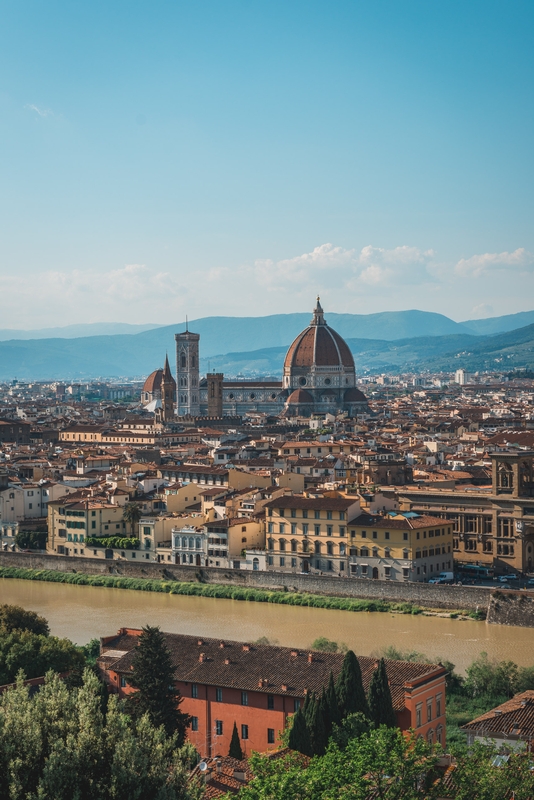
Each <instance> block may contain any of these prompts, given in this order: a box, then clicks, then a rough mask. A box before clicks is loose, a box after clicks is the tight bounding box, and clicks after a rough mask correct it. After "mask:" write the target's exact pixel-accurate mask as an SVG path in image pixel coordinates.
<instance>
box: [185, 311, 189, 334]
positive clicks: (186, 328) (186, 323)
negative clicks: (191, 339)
mask: <svg viewBox="0 0 534 800" xmlns="http://www.w3.org/2000/svg"><path fill="white" fill-rule="evenodd" d="M188 331H189V322H188V319H187V314H186V315H185V332H186V333H188Z"/></svg>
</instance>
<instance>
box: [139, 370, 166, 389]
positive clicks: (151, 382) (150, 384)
mask: <svg viewBox="0 0 534 800" xmlns="http://www.w3.org/2000/svg"><path fill="white" fill-rule="evenodd" d="M162 377H163V370H162V369H155V370H154V372H151V373H150V375H149V376H148V378H147V379H146V381H145V382H144V384H143V388H142V390H141V391H142V392H146V393H147V394H154V392H159V391H161V379H162Z"/></svg>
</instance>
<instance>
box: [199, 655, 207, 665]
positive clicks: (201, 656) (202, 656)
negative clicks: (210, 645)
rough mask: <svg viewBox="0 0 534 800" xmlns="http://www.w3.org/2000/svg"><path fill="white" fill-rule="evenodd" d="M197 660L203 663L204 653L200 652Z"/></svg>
mask: <svg viewBox="0 0 534 800" xmlns="http://www.w3.org/2000/svg"><path fill="white" fill-rule="evenodd" d="M198 660H199V661H200V663H201V664H203V663H204V661H205V660H206V653H201V654H200V655H199V657H198Z"/></svg>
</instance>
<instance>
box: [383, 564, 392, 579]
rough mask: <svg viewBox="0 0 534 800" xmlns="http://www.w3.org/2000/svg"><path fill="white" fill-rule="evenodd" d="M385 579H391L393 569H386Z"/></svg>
mask: <svg viewBox="0 0 534 800" xmlns="http://www.w3.org/2000/svg"><path fill="white" fill-rule="evenodd" d="M384 577H385V578H391V567H384Z"/></svg>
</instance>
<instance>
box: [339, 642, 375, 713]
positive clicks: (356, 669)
mask: <svg viewBox="0 0 534 800" xmlns="http://www.w3.org/2000/svg"><path fill="white" fill-rule="evenodd" d="M336 697H337V705H338V709H339V715H340V717H341V719H344V718H345V717H346V716H347V715H348V714H356V713H357V712H358V711H359V712H360V713H361V714H365V716H366V717H368V716H369V706H368V704H367V698H366V697H365V690H364V688H363V683H362V671H361V669H360V664H359V662H358V659H357V658H356V656H355V654H354V653H353V651H352V650H348V651H347V653H346V654H345V658H344V659H343V665H342V667H341V672H340V673H339V675H338V679H337V682H336Z"/></svg>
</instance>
